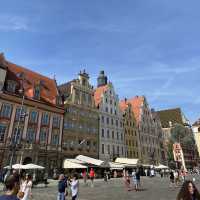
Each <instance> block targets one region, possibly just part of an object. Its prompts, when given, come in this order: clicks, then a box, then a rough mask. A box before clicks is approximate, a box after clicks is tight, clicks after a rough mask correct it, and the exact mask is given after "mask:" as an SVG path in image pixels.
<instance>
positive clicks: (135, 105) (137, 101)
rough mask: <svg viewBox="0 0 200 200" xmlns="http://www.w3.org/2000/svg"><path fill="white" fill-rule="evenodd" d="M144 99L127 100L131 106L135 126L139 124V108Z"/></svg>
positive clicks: (136, 97) (138, 97) (137, 97)
mask: <svg viewBox="0 0 200 200" xmlns="http://www.w3.org/2000/svg"><path fill="white" fill-rule="evenodd" d="M144 100H145V98H144V96H135V97H133V98H132V99H128V100H127V102H128V103H130V104H131V106H132V110H133V113H134V116H135V119H136V122H137V124H139V122H140V116H141V109H140V108H141V106H142V105H143V102H144Z"/></svg>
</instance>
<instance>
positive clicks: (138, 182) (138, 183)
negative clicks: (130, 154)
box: [136, 169, 141, 190]
mask: <svg viewBox="0 0 200 200" xmlns="http://www.w3.org/2000/svg"><path fill="white" fill-rule="evenodd" d="M136 181H137V187H138V188H137V190H139V187H141V182H140V171H139V169H137V170H136Z"/></svg>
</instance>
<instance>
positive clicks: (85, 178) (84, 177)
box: [82, 169, 87, 185]
mask: <svg viewBox="0 0 200 200" xmlns="http://www.w3.org/2000/svg"><path fill="white" fill-rule="evenodd" d="M82 177H83V180H84V184H85V185H87V172H86V170H85V169H84V170H83V173H82Z"/></svg>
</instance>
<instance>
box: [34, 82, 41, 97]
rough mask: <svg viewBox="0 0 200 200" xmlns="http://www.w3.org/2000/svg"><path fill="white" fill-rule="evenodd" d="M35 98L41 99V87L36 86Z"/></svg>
mask: <svg viewBox="0 0 200 200" xmlns="http://www.w3.org/2000/svg"><path fill="white" fill-rule="evenodd" d="M34 98H36V99H40V85H37V86H35V91H34Z"/></svg>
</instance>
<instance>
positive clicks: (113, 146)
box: [113, 145, 115, 156]
mask: <svg viewBox="0 0 200 200" xmlns="http://www.w3.org/2000/svg"><path fill="white" fill-rule="evenodd" d="M113 156H115V145H113Z"/></svg>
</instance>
